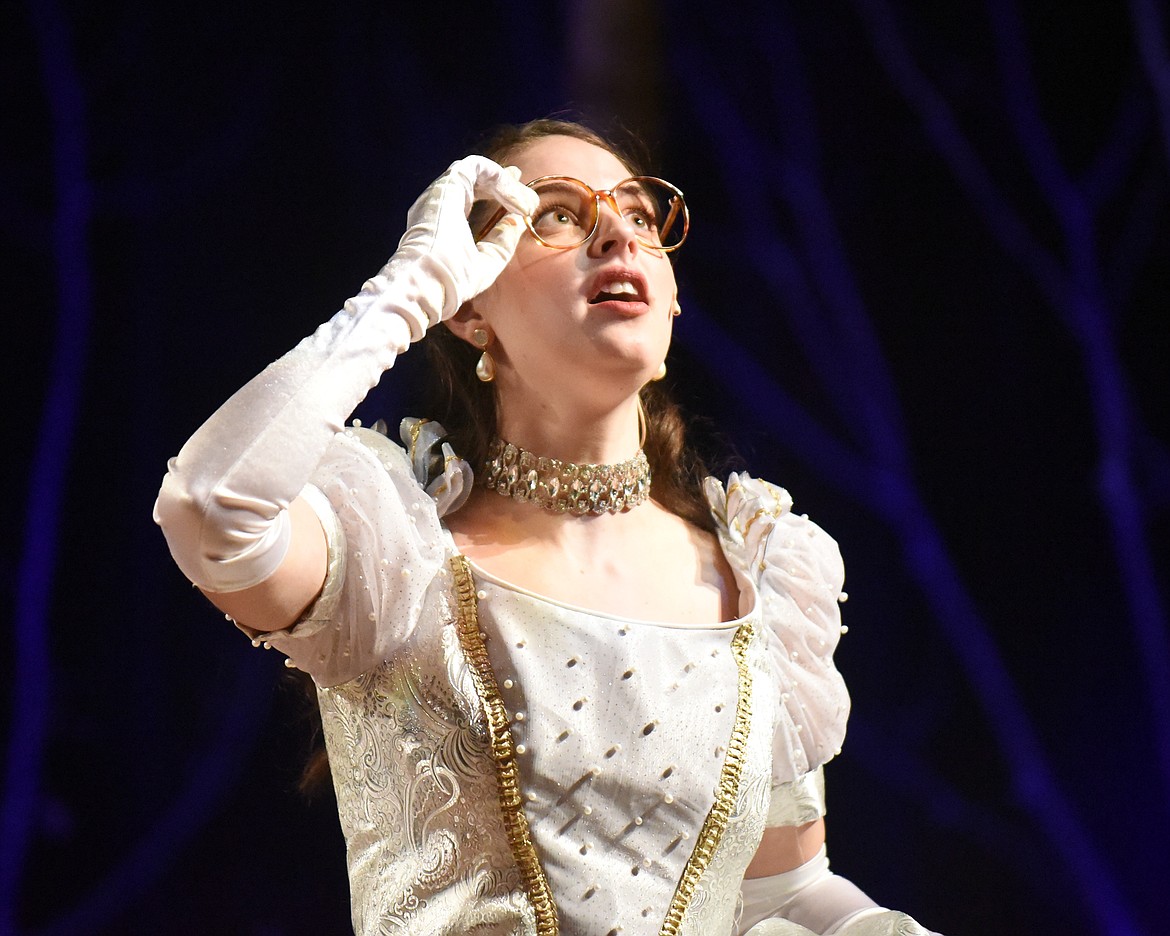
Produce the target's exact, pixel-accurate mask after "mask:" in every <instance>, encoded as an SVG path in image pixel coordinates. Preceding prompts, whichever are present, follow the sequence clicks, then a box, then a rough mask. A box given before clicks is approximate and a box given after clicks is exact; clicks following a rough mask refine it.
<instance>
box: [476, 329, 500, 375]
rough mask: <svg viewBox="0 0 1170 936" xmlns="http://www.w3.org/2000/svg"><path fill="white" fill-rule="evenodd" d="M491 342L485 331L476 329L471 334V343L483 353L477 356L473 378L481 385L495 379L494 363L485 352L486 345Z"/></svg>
mask: <svg viewBox="0 0 1170 936" xmlns="http://www.w3.org/2000/svg"><path fill="white" fill-rule="evenodd" d="M491 340H492V337H491V335H489V334H488V332H487V329H484V328H477V329H475V330H474V331H473V332H472V333H471V343H472V344H473V345H475V346H476V347H477V348H479V349H480V350H481V351H482V352H483V353H482V354H481V355H480V356H479V360H478V361H476V362H475V376H476V377H478V378H479V379H480V381H481V382H483V383H491V382H492V381H493V380H495V379H496V362H495V359H494V358H493V357H492V356H491V355H490V354H488V351H487V346H488V343H489V342H490V341H491Z"/></svg>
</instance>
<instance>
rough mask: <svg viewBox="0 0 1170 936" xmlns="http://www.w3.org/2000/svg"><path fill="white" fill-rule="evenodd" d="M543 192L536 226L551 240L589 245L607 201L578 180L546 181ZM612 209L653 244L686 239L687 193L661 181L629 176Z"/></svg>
mask: <svg viewBox="0 0 1170 936" xmlns="http://www.w3.org/2000/svg"><path fill="white" fill-rule="evenodd" d="M533 189H534V190H535V191H536V193H537V194H538V195H539V196H540V207H539V208H537V210H536V211H535V212H533V215H532V230H533V232H534V233H535V234H536V235H537V237H539V238H540V239H541V240H542V241H544V242H545V243H546V244H549V245H551V246H555V247H575V246H576V245H578V244H581V243H584V242H585V241H586V240H588V238H589V236H590V235H591V234H592V233H593V230H594V227H595V226H596V224H597V206H598V201H599V200H605V201H607V203H608V202H609V199H606V198H605V196H604V195H602V197H601V199H598V197H597V196H596V195H595V194H594V192H593V190H592V189H590V188H589V187H588V186H586V185H585V184H584V183H582V182H578V181H577V180H576V179H568V178H553V179H545V180H543V181H541V182H538V183H537V184H535V185H533ZM612 199H613V201H612V203H610V207H611V208H612V207H613V206H614V205H616V206H617V210H618V211H619V212H620V213H621V216H622V217H623V218H624V219H625V220H626V222H627V223H628V224H630V225H631V226H632V227H633V228H634V232H635V236H636V237H637V239H638V240H639V241H640V242H641V243H642V244H644V245H646V246H648V247H663V248H666V249H668V250H669V249H670V248H672V247H676V246H678V244H679V243H681V242H682V239H683V236H684V235H685V233H686V224H685V214H684V210H683V204H682V194H681V193H680V192H679V191H678V190H677V189H675V188H673V187H671V186H669V185H666V184H664V183H662V182H660V181H658V180H657V179H651V178H648V177H637V178H633V179H627V180H626V181H625V182H622V183H621V184H620V185H618V186H617V188H615V189H614V190H613V196H612Z"/></svg>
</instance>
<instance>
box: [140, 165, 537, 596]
mask: <svg viewBox="0 0 1170 936" xmlns="http://www.w3.org/2000/svg"><path fill="white" fill-rule="evenodd" d="M478 199H490V200H493V201H496V202H498V203H500V204H502V205H503V206H505V207H506V208H508V209H509V213H508V214H506V215H505V216H504V218H503V219H502V220H501V221H500V222H499V224H497V225H496V226H495V227H494V228H493V229H492V230H491V231H490V232H489V233H488V234H487V235H486V236H485V237H484V238H483V239H482V240H481V241H480V242H479V243H476V242H475V240H474V237H473V235H472V232H471V228H470V227H469V225H468V223H467V214H468V212H469V211H470V209H471V206H472V204H473V203H474V202H475V201H476V200H478ZM537 202H538V198H537V195H536V193H535V192H533V191H532V190H531V189H529V188H528V187H527V186H524V185H522V184H521V183H520V182H519V170H517V169H514V168H509V169H503V168H501V167H500V166H499V165H497V164H496V163H494V162H492V161H491V160H490V159H487V158H485V157H482V156H468V157H466V158H464V159H460V160H458V161H457V162H455V163H453V164H452V165H451V167H450V168H449V169H448V170H447V171H446V172H445V173H444V174H443V175H442V176H440V177H439V178H438V179H437V180H436V181H435V182H433V183H432V184H431V185H430V186H429V187H428V188H427V189H426V191H424V192H423V194H422V195H421V196H420V197H419V199H418V200H417V201H416V202H415V203H414V205H413V206H412V207H411V209H410V211H409V213H408V215H407V223H408V229H407V231H406V233H405V234H404V235H403V237H402V240H401V242H400V243H399V247H398V250H397V251H396V252H395V253H394V255H393V256H392V257H391V258H390V260H389V261H388V262H387V263H386V265H385V266H384V267H383V268H382V270H381V271H380V272H379V273H378V275H377V276H375V277H373V278H372V279H370V280H369V281H367V282H366V283H365V285H364V286H363V287H362V290H361V292H360V293H358V295H356V296H354V297H353V298H352V299H350V300H349V301H347V302H346V303H345V306H344V308H343V309H342V310H341V311H340V312H338V313H337V314H336V315H334V316H333V318H331V319H330V320H329V321H328V322H326V323H325V324H323V325H321V326H320V327H319V328H318V329H317V330H316V331H315V332H314V333H313V334H312V335H310V336H309V337H307V338H305V339H304V340H303V341H301V342H300V344H298V345H297V346H296V347H295V348H293V349H292V350H291V351H290V352H288V353H287V354H286V355H284V357H282V358H280V359H279V360H277V361H275V362H274V363H272V364H270V365H269V366H268V367H267V368H265V370H264V371H262V372H261V373H260V374H259V375H258V376H256V377H255V378H253V379H252V380H251V381H249V382H248V383H247V384H245V385H244V386H243V387H242V388H241V389H240V390H238V391H237V392H236V393H235V394H233V396H232V397H231V398H230V399H229V400H228V401H227V402H226V403H224V404H223V406H221V407H220V408H219V409H218V410H217V411H216V412H215V413H214V414H213V415H212V416H211V418H210V419H208V420H207V422H205V423H204V424H203V425H202V426H201V427H200V428H199V429H198V430H197V431H196V432H195V434H194V435H193V436H192V437H191V438H190V439H189V440H188V441H187V443H186V444H185V445H184V446H183V448H182V449H181V450H180V452H179V454H178V456H177V457H176V458H172V459H171V460H170V462H169V463H168V465H167V474H166V476H165V477H164V478H163V484H162V488H161V490H160V491H159V496H158V500H157V502H156V503H155V508H154V517H155V522H157V523H158V524H159V525H160V526H161V527H162V529H163V534H164V535H165V536H166V538H167V543H168V545H169V546H170V549H171V555H172V556H174V559H175V562H176V563H177V564H178V566H179V568H180V569H181V570H182V571H183V573H184V574H185V575H186V576H187V578H189V579H190V580H191V581H192V582H194V583H195V584H196V585H198V586H200V587H201V588H203V589H205V590H206V591H211V592H231V591H238V590H240V589H243V588H248V587H249V586H252V585H255V584H257V583H259V582H262V581H263V580H264V579H266V578H267V577H268V576H270V575H271V574H272V573H273V572H274V571H275V570H276V568H277V566H279V565H280V563H281V561H282V560H283V559H284V556H285V553H286V551H287V549H288V543H289V538H290V536H291V530H290V524H289V519H288V514H287V508H288V505H289V504H290V503H291V502H292V501H293V500H294V499H295V498H296V497H297V495H298V494H300V492H301V490H302V489H303V488H304V486H305V484H306V483H307V482H308V479H309V476H310V474H311V473H312V471H313V469H314V468H316V466H317V464H318V463H319V462H320V460H321V457H322V456H323V455H324V453H325V450H326V448H328V446H329V443H330V441H331V440H332V438H333V436H334V435H335V434H336V433H338V432H339V431H341V429H342V427H343V425H344V422H345V419H346V417H348V416H349V414H350V413H351V412H353V410H354V407H356V406H357V405H358V403H360V402H361V401H362V399H363V398H364V397H365V395H366V394H367V393H368V392H369V391H370V389H371V388H372V387H373V386H374V385H375V384H376V383H377V382H378V380H379V378H380V377H381V375H382V373H383V372H384V371H385V370H386V369H387V368H389V367H390V366H391V365H392V364H393V363H394V360H395V358H396V357H397V356H398V354H400V353H401V352H402V351H404V350H405V349H406V348H407V347H408V346H409V344H410V342H411V341H412V340H417V339H418V338H421V337H422V335H423V334H424V332H425V330H426V328H427V326H429V325H433V324H435V323H437V322H439V321H441V320H442V319H445V318H448V317H450V316H451V315H453V314H454V313H455V311H456V310H458V308H459V307H460V306H461V305H462V304H463V303H464V302H466V301H467V300H468V299H471V298H473V297H475V296H476V295H478V294H479V293H480V292H482V291H483V290H484V289H485V288H487V287H488V286H489V285H490V284H491V283H492V281H493V280H495V278H496V277H497V276H498V275H499V274H500V271H502V270H503V268H504V267H505V265H507V263H508V261H509V259H511V256H512V254H513V253H514V252H515V249H516V244H517V242H518V241H519V238H520V235H521V234H522V233H523V231H524V224H523V220H522V219H521V217H520V214H521V213H530V212H531V211H533V210H535V207H536V204H537Z"/></svg>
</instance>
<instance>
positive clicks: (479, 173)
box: [346, 156, 540, 341]
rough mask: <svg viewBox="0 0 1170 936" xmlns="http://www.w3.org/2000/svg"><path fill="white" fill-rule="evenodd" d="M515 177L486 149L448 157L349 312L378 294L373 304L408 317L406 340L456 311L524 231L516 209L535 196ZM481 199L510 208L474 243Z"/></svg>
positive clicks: (524, 209) (532, 206)
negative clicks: (474, 211)
mask: <svg viewBox="0 0 1170 936" xmlns="http://www.w3.org/2000/svg"><path fill="white" fill-rule="evenodd" d="M519 177H520V170H519V169H517V168H515V167H514V166H512V167H509V168H507V169H504V168H502V167H500V166H499V165H497V164H496V163H494V162H492V161H491V160H490V159H487V158H486V157H484V156H467V157H465V158H463V159H460V160H458V161H457V162H454V163H452V164H451V166H450V168H449V169H448V170H447V171H446V172H444V173H443V174H442V175H441V176H439V178H438V179H436V180H435V181H434V182H432V183H431V185H430V186H428V188H427V189H426V191H424V192H423V193H422V195H420V196H419V197H418V200H417V201H416V202H415V203H414V205H412V206H411V209H410V211H409V212H407V215H406V224H407V229H406V233H405V234H403V235H402V240H401V241H399V242H398V250H396V251H395V252H394V256H392V257H391V258H390V259H389V260H388V261H387V263H386V265H385V266H384V267H382V269H381V271H380V272H379V273H378V275H377V276H375V277H373V278H372V279H370V280H368V281H367V282H366V284H365V285H364V286H363V287H362V291H361V293H360V294H359V295H358V296H356V297H354V298H353V299H351V300H350V301H349V302H348V303H346V308H347V309H349V310H351V311H355V310H357V309H360V308H361V307H362V306H363V305H365V304H367V303H365V302H363V297H377V300H376V302H374V303H372V304H374V305H377V306H380V307H383V308H386V309H389V310H392V311H395V312H398V313H399V314H400V315H402V316H403V317H404V318H405V319H406V320H407V322H408V323H409V324H410V334H411V340H412V341H417V340H418V339H419V338H421V337H422V336H423V332H424V331H425V330H426V329H427V327H428V326H430V325H436V324H438V323H439V322H440V321H442V320H443V319H447V318H450V317H451V316H452V315H454V314H455V312H456V311H457V310H458V309H459V307H460V306H461V305H463V303H465V302H466V301H467V300H468V299H472V298H474V297H475V296H478V295H479V294H480V293H481V292H483V291H484V290H485V289H487V287H488V286H490V285H491V284H492V282H493V281H494V280H495V278H496V277H497V276H499V274H500V271H501V270H503V269H504V267H505V266H506V265H507V263H508V261H509V260H510V259H511V257H512V253H513V252H514V251H515V249H516V242H517V241H518V240H519V238H520V235H521V234H523V233H524V224H523V221H522V219H521V216H522V215H527V214H531V213H532V212H533V211H535V210H536V206H537V205H538V204H539V203H540V198H539V196H537V194H536V193H535V192H534V191H532V189H530V188H528V187H527V186H526V185H522V184H521V183H520V182H519V181H518V180H519ZM480 199H490V200H493V201H496V202H499V203H500V204H501V205H503V206H504V207H505V208H508V209H510V212H511V213H510V214H507V215H505V216H504V218H503V219H502V220H501V221H500V222H499V223H498V224H497V225H496V226H495V227H493V228H492V229H491V230H490V231H489V232H488V233H487V234H486V235H485V236H484V238H483V239H482V240H480V241H479V242H478V243H477V242H476V241H475V239H474V237H473V235H472V231H471V228H470V227H469V226H468V224H467V215H468V213H469V212H470V211H471V206H472V205H473V204H474V203H475V202H476V201H477V200H480Z"/></svg>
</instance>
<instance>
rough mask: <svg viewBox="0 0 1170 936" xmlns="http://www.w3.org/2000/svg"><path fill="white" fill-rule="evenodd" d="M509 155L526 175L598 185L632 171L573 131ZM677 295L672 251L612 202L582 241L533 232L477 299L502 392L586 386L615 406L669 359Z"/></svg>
mask: <svg viewBox="0 0 1170 936" xmlns="http://www.w3.org/2000/svg"><path fill="white" fill-rule="evenodd" d="M508 162H510V163H512V164H513V165H516V166H518V167H519V168H520V170H521V173H522V175H521V181H523V182H530V181H532V180H533V179H537V178H540V177H541V176H547V175H562V176H571V177H573V178H575V179H580V180H581V181H582V182H584V183H585V184H586V185H589V186H590V187H591V188H593V189H596V190H599V191H600V190H608V189H612V188H613V187H614V186H615V185H616V184H617V183H618V182H621V181H622V180H623V179H626V178H628V177H629V176H630V171H629V169H627V168H626V166H625V165H623V164H622V163H621V162H620V161H619V160H618V159H617V158H616V157H615V156H614V155H613V154H612V153H610V152H609V151H608V150H605V149H601V148H600V147H597V146H594V145H592V144H591V143H586V142H585V141H584V140H578V139H576V138H575V137H568V136H553V137H544V138H542V139H540V140H537V141H535V142H533V143H530V144H528V145H527V146H525V147H524V148H523V149H521V150H520V151H518V152H517V153H515V154H513V156H512V158H511V159H510V160H508ZM675 294H676V287H675V281H674V270H673V268H672V266H671V263H670V260H669V259H668V258H667V255H666V254H664V253H662V252H661V251H656V250H654V249H652V248H648V247H645V246H643V245H642V244H640V243H639V242H638V241H637V239H636V237H635V228H634V227H633V225H632V223H631V222H630V221H627V220H624V219H623V218H621V217H620V216H619V215H618V214H617V213H616V212H615V211H614V210H613V208H612V206H610V205H609V204H606V203H605V202H604V200H603V202H602V206H601V211H600V217H599V220H598V228H597V232H596V233H595V234H594V235H593V237H592V238H591V239H590V240H588V241H586V242H585V243H584V244H582V245H581V246H579V247H573V248H570V249H568V250H555V249H552V248H549V247H545V246H544V245H543V244H541V243H540V242H539V241H537V240H536V238H534V237H533V236H532V234H531V233H530V232H527V231H526V232H525V233H524V235H523V236H522V237H521V239H520V244H519V246H518V247H517V249H516V254H515V256H514V257H513V258H512V260H511V262H510V263H509V264H508V266H507V267H506V268H505V269H504V271H503V273H501V274H500V276H499V278H498V279H497V280H496V281H495V283H493V284H492V286H491V287H489V288H488V289H487V290H486V291H485V292H484V293H482V294H481V295H480V296H479V297H477V298H476V299H475V300H473V301H472V303H471V305H472V306H473V308H474V309H475V311H476V312H477V313H479V315H480V316H481V317H482V318H483V320H484V322H485V324H486V325H487V327H488V328H489V329H490V331H491V335H492V343H491V346H490V347H489V351H490V352H491V353H492V355H493V357H495V359H496V363H497V381H498V386H499V389H500V391H501V393H504V392H507V391H509V390H511V389H513V388H528V389H532V390H534V391H536V392H542V391H543V392H551V391H554V390H556V389H558V388H564V389H567V390H572V389H573V388H574V387H577V388H582V389H585V390H588V391H589V392H590V393H592V394H599V395H600V396H599V398H598V402H599V403H606V404H612V403H613V402H616V400H617V399H620V398H621V397H626V396H629V395H630V394H631V393H633V392H636V391H637V389H638V388H640V387H641V386H642V385H643V384H644V383H645V382H646V381H647V380H649V379H650V377H651V376H652V375H653V374H654V372H655V371H656V370H657V369H658V366H659V365H660V364H661V363H662V361H663V359H664V358H665V357H666V351H667V348H668V347H669V345H670V333H671V323H672V320H673V316H672V307H673V305H674V299H675ZM603 398H604V399H603Z"/></svg>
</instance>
